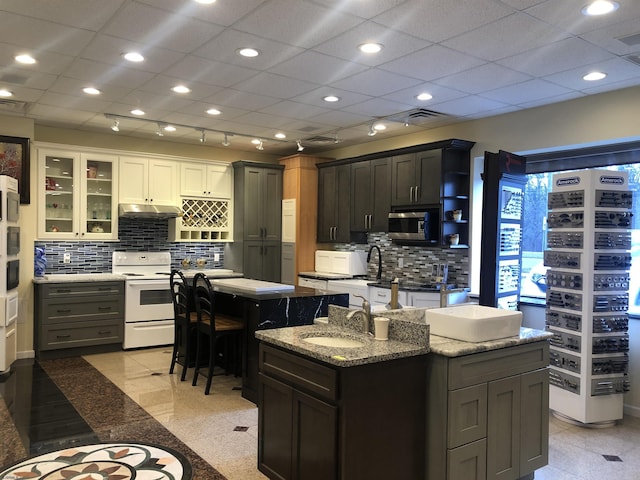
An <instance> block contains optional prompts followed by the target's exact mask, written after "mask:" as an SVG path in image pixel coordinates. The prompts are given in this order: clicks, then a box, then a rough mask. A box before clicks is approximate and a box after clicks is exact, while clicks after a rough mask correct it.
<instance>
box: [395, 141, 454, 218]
mask: <svg viewBox="0 0 640 480" xmlns="http://www.w3.org/2000/svg"><path fill="white" fill-rule="evenodd" d="M441 163H442V150H441V149H436V150H427V151H424V152H417V153H407V154H403V155H397V156H394V157H393V158H392V160H391V165H392V171H391V205H393V206H413V205H437V204H439V203H440V171H441Z"/></svg>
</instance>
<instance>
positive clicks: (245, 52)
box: [238, 48, 260, 58]
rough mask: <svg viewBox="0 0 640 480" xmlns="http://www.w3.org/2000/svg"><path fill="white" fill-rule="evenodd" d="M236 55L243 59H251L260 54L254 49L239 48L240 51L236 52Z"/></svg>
mask: <svg viewBox="0 0 640 480" xmlns="http://www.w3.org/2000/svg"><path fill="white" fill-rule="evenodd" d="M238 54H239V55H242V56H243V57H249V58H253V57H257V56H258V55H260V52H259V51H258V50H256V49H255V48H241V49H240V50H238Z"/></svg>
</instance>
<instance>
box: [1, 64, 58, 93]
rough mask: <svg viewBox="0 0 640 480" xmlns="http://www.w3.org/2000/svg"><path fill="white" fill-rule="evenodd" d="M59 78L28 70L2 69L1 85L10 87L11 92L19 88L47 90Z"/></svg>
mask: <svg viewBox="0 0 640 480" xmlns="http://www.w3.org/2000/svg"><path fill="white" fill-rule="evenodd" d="M57 78H58V77H57V75H54V74H51V73H43V72H30V71H28V70H27V69H13V68H12V69H0V83H2V85H3V86H5V87H9V90H12V89H15V88H14V87H17V86H23V87H29V88H35V89H38V90H46V89H48V88H51V86H52V85H53V84H54V83H55V81H56V79H57Z"/></svg>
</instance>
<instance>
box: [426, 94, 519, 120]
mask: <svg viewBox="0 0 640 480" xmlns="http://www.w3.org/2000/svg"><path fill="white" fill-rule="evenodd" d="M506 106H507V105H505V104H504V103H503V102H497V101H495V100H491V99H488V98H483V97H478V96H472V95H470V96H467V97H462V98H458V99H456V100H450V101H448V102H442V103H438V104H436V105H434V106H433V110H435V111H437V112H441V113H444V114H446V115H451V116H461V117H464V116H467V115H475V114H477V113H480V112H483V111H484V112H491V111H492V110H497V109H500V108H504V107H506Z"/></svg>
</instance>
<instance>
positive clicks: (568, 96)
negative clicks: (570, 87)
mask: <svg viewBox="0 0 640 480" xmlns="http://www.w3.org/2000/svg"><path fill="white" fill-rule="evenodd" d="M582 96H584V94H583V93H582V92H575V91H572V92H568V93H564V94H562V95H557V96H549V97H544V98H539V99H537V100H531V101H529V102H524V103H521V104H520V105H518V107H520V108H522V109H525V108H534V107H541V106H543V105H549V104H551V103H559V102H565V101H567V100H573V99H574V98H579V97H582Z"/></svg>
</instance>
